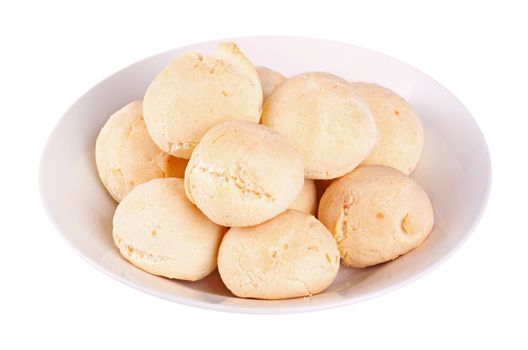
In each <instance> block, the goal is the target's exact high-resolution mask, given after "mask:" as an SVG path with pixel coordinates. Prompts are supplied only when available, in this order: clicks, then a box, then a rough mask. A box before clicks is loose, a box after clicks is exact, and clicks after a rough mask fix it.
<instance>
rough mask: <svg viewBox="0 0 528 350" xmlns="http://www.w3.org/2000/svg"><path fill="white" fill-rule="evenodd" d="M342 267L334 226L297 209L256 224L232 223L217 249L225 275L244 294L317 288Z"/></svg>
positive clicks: (283, 294)
mask: <svg viewBox="0 0 528 350" xmlns="http://www.w3.org/2000/svg"><path fill="white" fill-rule="evenodd" d="M338 270H339V251H338V249H337V246H336V242H335V240H334V238H333V237H332V235H331V234H330V232H328V230H327V229H326V228H325V227H324V226H323V224H321V223H320V222H319V221H318V220H317V219H316V218H314V217H313V216H312V215H309V214H306V213H301V212H299V211H296V210H287V211H285V212H284V213H282V214H280V215H279V216H276V217H275V218H273V219H271V220H269V221H266V222H264V223H262V224H260V225H257V226H253V227H240V228H231V229H229V231H228V232H227V233H226V235H225V236H224V239H223V240H222V244H221V245H220V250H219V253H218V271H219V272H220V277H221V278H222V281H223V282H224V284H225V285H226V286H227V288H229V290H230V291H231V292H233V294H235V295H236V296H238V297H242V298H258V299H284V298H296V297H302V296H309V295H313V294H317V293H320V292H322V291H323V290H325V289H326V288H327V287H328V286H329V285H330V284H331V283H332V282H333V280H334V279H335V277H336V275H337V272H338Z"/></svg>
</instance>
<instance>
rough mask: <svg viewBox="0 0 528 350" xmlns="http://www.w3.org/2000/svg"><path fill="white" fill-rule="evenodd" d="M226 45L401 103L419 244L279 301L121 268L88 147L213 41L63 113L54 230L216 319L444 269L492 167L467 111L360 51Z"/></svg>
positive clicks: (357, 295)
mask: <svg viewBox="0 0 528 350" xmlns="http://www.w3.org/2000/svg"><path fill="white" fill-rule="evenodd" d="M229 40H232V41H235V42H236V43H237V44H238V45H239V46H240V48H241V50H242V51H243V52H244V53H245V54H246V55H247V56H248V57H249V58H250V59H251V60H252V61H253V63H254V64H255V65H264V66H267V67H270V68H272V69H274V70H277V71H279V72H281V73H283V74H285V75H287V76H291V75H294V74H297V73H301V72H305V71H315V70H317V71H327V72H331V73H334V74H337V75H339V76H341V77H343V78H345V79H348V80H350V81H369V82H376V83H379V84H381V85H383V86H386V87H388V88H390V89H392V90H394V91H396V92H397V93H399V94H400V95H402V96H403V97H404V98H406V99H407V100H408V101H409V102H410V103H411V104H412V105H413V106H414V108H415V109H416V110H417V111H418V113H419V114H420V116H421V117H422V120H423V123H424V127H425V146H424V152H423V155H422V159H421V161H420V163H419V165H418V167H417V169H416V170H415V171H414V173H413V174H412V176H413V177H414V178H415V179H416V180H417V181H418V182H419V183H420V184H421V185H422V186H423V187H424V188H425V190H426V191H427V193H428V194H429V196H430V198H431V200H432V203H433V207H434V210H435V219H436V222H435V227H434V230H433V232H432V233H431V235H430V236H429V238H428V239H427V240H426V242H425V243H424V244H423V245H422V246H421V247H419V248H417V249H416V250H414V251H412V252H410V253H409V254H407V255H405V256H403V257H400V258H398V259H396V260H395V261H392V262H390V263H386V264H382V265H379V266H375V267H371V268H366V269H350V268H344V267H342V268H341V270H340V272H339V275H338V277H337V279H336V280H335V281H334V283H333V284H332V285H331V286H330V287H329V288H328V289H327V290H326V291H325V292H323V293H322V294H319V295H315V296H312V297H310V298H299V299H289V300H278V301H265V300H252V299H239V298H236V297H234V296H233V295H232V294H231V293H230V292H229V291H228V290H227V289H226V288H225V287H224V286H223V284H222V282H221V281H220V278H219V276H218V273H217V272H214V273H213V274H212V275H211V276H209V277H207V278H206V279H204V280H202V281H199V282H182V281H176V280H169V279H166V278H162V277H157V276H153V275H150V274H148V273H146V272H143V271H141V270H139V269H138V268H136V267H134V266H133V265H131V264H129V263H128V262H127V261H125V260H124V259H123V258H122V257H121V256H120V255H119V253H118V251H117V249H116V248H115V247H114V244H113V241H112V235H111V229H112V227H111V226H112V225H111V221H112V216H113V213H114V208H115V206H116V203H115V202H114V201H113V200H112V198H111V197H110V196H109V195H108V194H107V193H106V191H105V189H104V188H103V186H102V185H101V183H100V181H99V179H98V177H97V171H96V168H95V161H94V145H95V139H96V136H97V133H98V132H99V130H100V129H101V127H102V126H103V124H104V123H105V121H106V120H107V118H108V117H109V116H110V115H111V114H112V113H113V112H114V111H116V110H117V109H118V108H120V107H122V106H124V105H125V104H126V103H128V102H130V101H131V100H134V99H141V98H142V97H143V94H144V92H145V89H146V88H147V86H148V84H149V83H150V82H151V81H152V79H153V78H154V77H155V76H156V74H157V73H158V72H159V71H161V69H162V68H163V67H164V66H165V65H166V64H167V63H168V62H169V61H170V60H171V59H172V58H173V57H176V56H178V55H180V54H181V53H183V52H187V51H199V52H203V53H212V52H213V50H214V47H215V46H216V43H217V42H216V41H211V42H207V43H201V44H196V45H191V46H187V47H182V48H179V49H175V50H172V51H168V52H165V53H162V54H159V55H156V56H153V57H150V58H147V59H145V60H143V61H140V62H137V63H135V64H133V65H131V66H129V67H127V68H125V69H123V70H121V71H119V72H117V73H115V74H114V75H112V76H110V77H108V78H107V79H105V80H103V81H102V82H101V83H99V84H97V85H96V86H95V87H93V88H92V89H90V90H89V91H88V92H87V93H85V94H84V95H83V96H82V97H81V98H79V100H77V101H76V102H75V103H74V104H73V105H72V106H71V108H70V109H69V110H68V111H67V112H66V113H65V115H64V116H63V118H62V119H61V120H60V121H59V123H58V124H57V126H56V127H55V129H54V131H53V132H52V134H51V136H50V138H49V140H48V143H47V145H46V147H45V149H44V153H43V155H42V160H41V168H40V187H41V195H42V200H43V203H44V207H45V208H46V210H47V212H48V215H49V217H50V219H51V220H52V221H53V222H54V224H55V225H56V227H57V229H58V231H59V232H60V233H61V234H62V236H63V237H64V238H65V239H66V240H67V241H68V242H69V243H70V245H71V246H72V248H73V249H74V250H75V251H77V252H78V253H79V254H80V255H81V256H82V257H83V258H85V259H86V260H87V261H88V262H90V263H91V264H92V265H94V266H95V267H97V268H98V269H100V270H101V271H103V272H105V273H107V274H108V275H110V276H112V277H114V278H116V279H117V280H119V281H121V282H124V283H126V284H128V285H130V286H132V287H135V288H137V289H140V290H142V291H145V292H147V293H150V294H152V295H156V296H158V297H162V298H165V299H168V300H172V301H176V302H179V303H183V304H188V305H193V306H198V307H204V308H209V309H215V310H222V311H232V312H248V313H289V312H302V311H311V310H317V309H323V308H329V307H336V306H341V305H346V304H351V303H355V302H358V301H361V300H364V299H366V298H370V297H373V296H376V295H380V294H382V293H386V292H388V291H390V290H393V289H395V288H397V287H400V286H402V285H404V284H405V283H408V282H410V281H412V280H414V279H416V278H417V277H419V276H421V275H423V274H424V273H425V272H428V271H431V269H432V268H434V267H436V266H438V264H439V263H440V262H442V261H444V260H445V259H446V258H447V257H448V256H449V255H450V254H452V253H453V252H454V251H455V250H456V249H457V248H458V247H460V245H461V244H462V243H463V242H464V241H465V239H466V238H467V237H468V236H469V234H470V233H471V231H472V230H473V229H474V227H475V225H476V224H477V222H478V221H479V218H480V216H481V215H482V212H483V210H484V207H485V205H486V201H487V198H488V193H489V189H490V184H491V164H490V158H489V152H488V149H487V146H486V142H485V140H484V138H483V136H482V133H481V132H480V129H479V127H478V126H477V124H476V123H475V121H474V119H473V118H472V117H471V115H470V113H469V112H468V111H467V109H466V108H465V107H464V106H463V105H462V103H461V102H460V101H458V100H457V98H456V97H455V96H453V95H452V94H451V93H450V92H449V91H448V90H447V89H445V88H444V87H443V86H441V85H440V84H439V83H437V82H436V81H435V80H433V79H432V78H430V77H429V76H427V75H425V74H424V73H422V72H420V71H418V70H417V69H414V68H412V67H410V66H408V65H406V64H404V63H402V62H399V61H397V60H395V59H393V58H391V57H387V56H385V55H382V54H379V53H376V52H372V51H369V50H366V49H363V48H359V47H355V46H351V45H347V44H342V43H336V42H331V41H325V40H318V39H307V38H292V37H245V38H234V39H229Z"/></svg>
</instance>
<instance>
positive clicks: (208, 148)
mask: <svg viewBox="0 0 528 350" xmlns="http://www.w3.org/2000/svg"><path fill="white" fill-rule="evenodd" d="M303 171H304V170H303V164H302V161H301V159H300V158H299V155H298V154H297V152H296V151H295V149H294V148H293V146H292V145H291V144H290V143H289V142H288V140H287V139H286V138H285V137H284V136H282V135H280V134H279V133H277V132H275V131H274V130H272V129H270V128H268V127H266V126H263V125H260V124H255V123H252V122H248V121H243V120H233V121H228V122H224V123H222V124H220V125H217V126H215V127H214V128H212V129H211V130H209V131H208V132H207V133H206V134H205V135H204V137H203V138H202V141H201V142H200V144H199V145H198V146H197V147H196V148H195V149H194V151H193V154H192V157H191V159H190V160H189V165H188V166H187V169H186V171H185V191H186V193H187V197H188V198H189V199H190V200H191V202H193V203H195V204H196V205H197V206H198V208H200V209H201V210H202V211H203V212H204V214H205V215H207V217H208V218H209V219H211V220H212V221H213V222H215V223H217V224H219V225H222V226H230V227H231V226H251V225H257V224H260V223H261V222H263V221H266V220H268V219H271V218H272V217H274V216H275V215H277V214H279V213H281V212H283V211H284V210H286V209H287V208H288V207H289V206H290V205H291V204H292V203H293V201H294V200H295V198H296V197H297V195H298V194H299V192H300V191H301V189H302V187H303V184H304V177H303Z"/></svg>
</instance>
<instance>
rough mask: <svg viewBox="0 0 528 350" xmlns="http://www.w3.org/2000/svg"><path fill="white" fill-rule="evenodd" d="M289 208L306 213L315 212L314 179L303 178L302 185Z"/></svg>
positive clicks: (315, 194)
mask: <svg viewBox="0 0 528 350" xmlns="http://www.w3.org/2000/svg"><path fill="white" fill-rule="evenodd" d="M289 209H295V210H298V211H302V212H304V213H307V214H312V215H315V213H316V212H317V190H316V188H315V183H314V180H310V179H305V180H304V186H303V188H302V190H301V192H299V194H298V195H297V198H295V200H294V201H293V203H292V204H291V205H290V207H289Z"/></svg>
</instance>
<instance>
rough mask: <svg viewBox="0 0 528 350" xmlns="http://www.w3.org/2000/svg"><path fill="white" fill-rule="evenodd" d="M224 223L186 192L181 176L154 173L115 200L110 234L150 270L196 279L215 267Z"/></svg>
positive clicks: (123, 250) (129, 256) (127, 255)
mask: <svg viewBox="0 0 528 350" xmlns="http://www.w3.org/2000/svg"><path fill="white" fill-rule="evenodd" d="M225 231H226V228H224V227H221V226H218V225H216V224H214V223H212V222H211V221H209V219H207V218H206V217H205V215H203V214H202V213H201V212H200V210H198V208H196V207H195V206H194V205H192V204H191V203H190V202H189V201H188V200H187V198H186V197H185V191H184V188H183V180H182V179H176V178H172V179H155V180H151V181H149V182H146V183H144V184H142V185H139V186H137V187H136V188H134V189H133V190H132V191H131V192H130V193H129V194H128V195H127V196H126V197H125V198H124V199H123V200H122V201H121V203H119V205H118V206H117V209H116V212H115V214H114V228H113V237H114V242H115V244H116V246H117V247H118V248H119V252H120V253H121V255H123V257H125V259H127V260H128V261H130V262H131V263H132V264H134V265H136V266H137V267H139V268H140V269H142V270H145V271H147V272H149V273H152V274H154V275H159V276H164V277H168V278H175V279H181V280H189V281H196V280H199V279H201V278H204V277H205V276H207V275H209V274H210V273H211V272H212V271H213V270H214V269H215V268H216V261H217V255H218V247H219V245H220V241H221V240H222V237H223V234H224V233H225Z"/></svg>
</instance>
